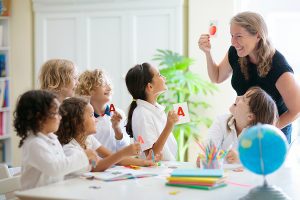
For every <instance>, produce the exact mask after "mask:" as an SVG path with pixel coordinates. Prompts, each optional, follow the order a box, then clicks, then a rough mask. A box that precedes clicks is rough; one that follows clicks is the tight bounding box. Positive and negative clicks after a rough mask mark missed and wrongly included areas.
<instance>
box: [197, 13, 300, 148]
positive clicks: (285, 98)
mask: <svg viewBox="0 0 300 200" xmlns="http://www.w3.org/2000/svg"><path fill="white" fill-rule="evenodd" d="M230 34H231V36H232V37H231V44H232V46H231V47H230V48H229V50H228V52H227V54H226V56H225V57H224V59H223V60H222V62H221V63H220V64H216V63H215V62H214V60H213V58H212V55H211V53H210V51H211V43H210V36H209V35H208V34H202V35H201V36H200V39H199V41H198V44H199V48H200V49H201V50H202V51H203V52H204V53H205V55H206V61H207V70H208V75H209V77H210V79H211V81H212V82H215V83H222V82H224V81H225V80H226V79H228V78H229V77H230V76H231V75H232V76H231V84H232V87H233V88H234V89H235V91H236V92H237V95H239V96H240V95H243V94H245V92H246V91H247V90H248V89H249V88H250V87H251V86H259V87H261V88H262V89H264V90H265V91H266V92H267V93H268V94H269V95H270V96H271V97H272V98H273V99H274V101H275V102H276V105H277V110H278V114H279V116H280V117H279V120H278V122H277V124H276V126H277V127H278V128H281V129H282V131H283V132H284V134H285V135H286V137H287V139H288V141H289V142H291V132H292V126H291V123H292V122H293V121H294V120H295V119H297V117H298V116H299V113H300V104H299V102H300V87H299V85H298V83H297V81H296V79H295V77H294V75H293V70H292V68H291V67H290V65H289V64H288V63H287V61H286V59H285V58H284V56H283V55H282V54H281V53H280V52H279V51H277V50H276V49H275V48H274V47H273V46H272V45H271V43H270V41H269V38H268V30H267V26H266V23H265V22H264V20H263V18H262V17H261V16H260V15H259V14H257V13H253V12H242V13H239V14H237V15H236V16H234V17H233V18H232V19H231V23H230Z"/></svg>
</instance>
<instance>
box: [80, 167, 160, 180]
mask: <svg viewBox="0 0 300 200" xmlns="http://www.w3.org/2000/svg"><path fill="white" fill-rule="evenodd" d="M156 175H157V174H152V173H147V172H143V171H141V170H132V171H131V170H126V169H124V170H122V169H119V170H118V169H116V170H111V169H109V170H107V171H104V172H88V173H84V174H83V176H84V177H87V178H95V179H99V180H103V181H121V180H127V179H134V178H146V177H152V176H156Z"/></svg>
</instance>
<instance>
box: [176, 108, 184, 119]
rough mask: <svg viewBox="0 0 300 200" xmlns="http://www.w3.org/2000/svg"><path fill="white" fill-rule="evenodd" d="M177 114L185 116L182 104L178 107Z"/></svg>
mask: <svg viewBox="0 0 300 200" xmlns="http://www.w3.org/2000/svg"><path fill="white" fill-rule="evenodd" d="M177 115H178V116H180V115H182V116H183V117H184V116H185V114H184V112H183V109H182V107H181V106H180V107H178V111H177Z"/></svg>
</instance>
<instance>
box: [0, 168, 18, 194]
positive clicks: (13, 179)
mask: <svg viewBox="0 0 300 200" xmlns="http://www.w3.org/2000/svg"><path fill="white" fill-rule="evenodd" d="M20 188H21V186H20V176H11V175H10V173H9V169H8V167H7V165H6V164H0V198H1V195H5V197H6V199H14V198H15V196H14V193H13V192H14V191H16V190H18V189H20Z"/></svg>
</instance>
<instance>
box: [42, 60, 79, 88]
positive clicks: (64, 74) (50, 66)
mask: <svg viewBox="0 0 300 200" xmlns="http://www.w3.org/2000/svg"><path fill="white" fill-rule="evenodd" d="M74 73H75V64H74V63H73V62H72V61H70V60H65V59H51V60H48V61H47V62H46V63H44V64H43V66H42V68H41V71H40V75H39V81H40V87H41V89H43V90H49V91H59V90H60V89H61V88H62V87H63V86H66V85H68V84H70V82H71V80H72V78H73V77H72V76H73V74H74Z"/></svg>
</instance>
